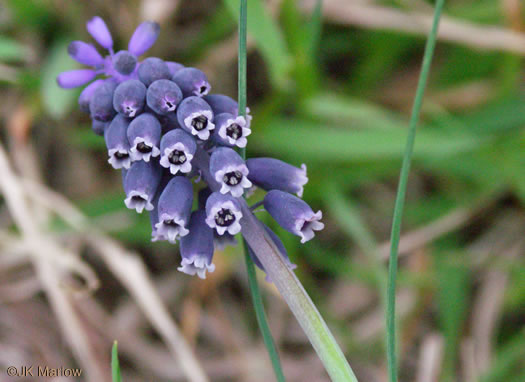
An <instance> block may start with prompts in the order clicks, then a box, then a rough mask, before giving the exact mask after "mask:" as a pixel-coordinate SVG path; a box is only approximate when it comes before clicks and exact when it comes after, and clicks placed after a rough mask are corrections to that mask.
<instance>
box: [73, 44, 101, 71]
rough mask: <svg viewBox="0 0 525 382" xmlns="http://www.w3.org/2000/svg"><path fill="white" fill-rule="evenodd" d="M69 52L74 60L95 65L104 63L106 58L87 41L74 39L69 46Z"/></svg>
mask: <svg viewBox="0 0 525 382" xmlns="http://www.w3.org/2000/svg"><path fill="white" fill-rule="evenodd" d="M67 52H68V53H69V55H70V56H71V58H72V59H73V60H75V61H77V62H79V63H81V64H84V65H89V66H95V67H98V66H102V65H104V58H103V57H102V56H101V55H100V53H99V52H98V51H97V49H96V48H95V47H94V46H93V45H91V44H88V43H86V42H83V41H73V42H72V43H70V44H69V46H68V47H67Z"/></svg>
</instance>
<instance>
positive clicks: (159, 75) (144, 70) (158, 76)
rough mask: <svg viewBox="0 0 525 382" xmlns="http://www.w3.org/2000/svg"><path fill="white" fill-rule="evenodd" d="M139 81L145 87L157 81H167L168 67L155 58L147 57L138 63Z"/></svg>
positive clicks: (169, 76) (168, 77) (168, 75)
mask: <svg viewBox="0 0 525 382" xmlns="http://www.w3.org/2000/svg"><path fill="white" fill-rule="evenodd" d="M138 76H139V80H140V81H142V83H143V84H144V85H146V86H150V85H151V83H153V82H155V81H157V80H169V79H170V78H171V74H170V70H169V68H168V65H166V63H165V62H164V61H163V60H161V59H160V58H157V57H148V58H146V59H145V60H144V61H142V62H141V63H140V66H139V69H138Z"/></svg>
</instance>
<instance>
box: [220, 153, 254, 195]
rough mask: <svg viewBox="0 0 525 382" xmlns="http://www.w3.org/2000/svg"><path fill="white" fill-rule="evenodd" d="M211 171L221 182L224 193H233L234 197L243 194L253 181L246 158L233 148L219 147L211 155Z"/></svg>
mask: <svg viewBox="0 0 525 382" xmlns="http://www.w3.org/2000/svg"><path fill="white" fill-rule="evenodd" d="M210 173H211V175H212V176H213V178H214V179H215V180H216V181H217V182H219V183H220V185H221V190H220V192H221V193H223V194H226V193H231V194H232V195H233V196H234V197H236V198H237V197H239V196H241V195H242V194H243V192H244V189H245V188H250V187H251V186H252V183H251V182H250V181H249V180H248V173H249V171H248V167H246V164H245V163H244V160H243V159H242V158H241V156H240V155H239V154H237V152H236V151H235V150H233V149H230V148H228V147H219V148H217V149H215V150H214V151H213V153H212V154H211V157H210Z"/></svg>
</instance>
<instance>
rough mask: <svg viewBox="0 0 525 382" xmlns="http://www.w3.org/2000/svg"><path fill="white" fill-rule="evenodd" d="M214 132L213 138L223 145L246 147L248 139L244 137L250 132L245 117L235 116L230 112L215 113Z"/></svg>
mask: <svg viewBox="0 0 525 382" xmlns="http://www.w3.org/2000/svg"><path fill="white" fill-rule="evenodd" d="M213 121H214V123H215V132H214V133H213V139H214V140H215V141H216V142H217V143H219V144H221V145H225V146H230V147H232V146H237V147H246V144H247V143H248V140H247V139H246V137H247V136H248V135H250V134H251V133H252V130H251V129H250V128H249V127H248V126H247V123H246V119H245V118H244V117H242V116H235V115H233V114H230V113H221V114H219V115H217V114H216V115H215V118H214V120H213Z"/></svg>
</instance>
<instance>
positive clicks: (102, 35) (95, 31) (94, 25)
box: [86, 16, 113, 50]
mask: <svg viewBox="0 0 525 382" xmlns="http://www.w3.org/2000/svg"><path fill="white" fill-rule="evenodd" d="M86 28H87V30H88V32H89V34H90V35H91V36H93V38H94V39H95V41H96V42H98V43H99V44H100V45H101V46H102V47H104V48H106V49H109V50H111V49H112V48H113V39H112V38H111V33H109V29H108V27H107V25H106V23H105V22H104V20H102V19H101V18H100V17H98V16H95V17H93V18H92V19H91V20H89V21H88V22H87V25H86Z"/></svg>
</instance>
